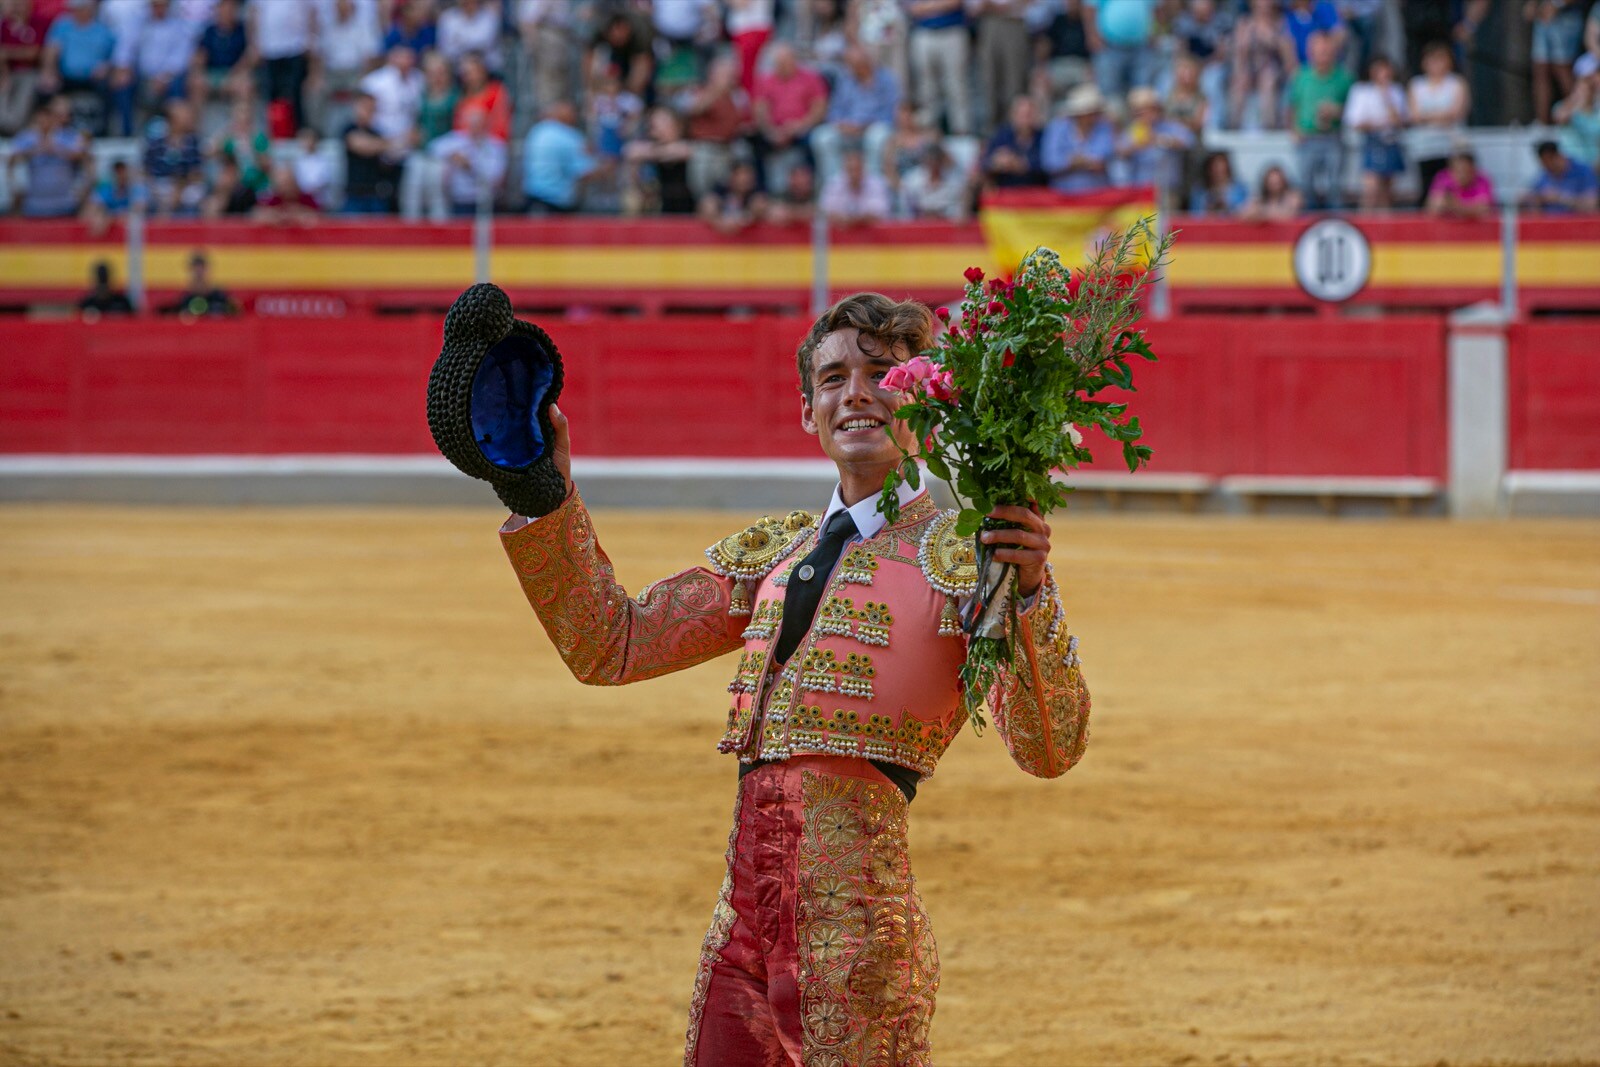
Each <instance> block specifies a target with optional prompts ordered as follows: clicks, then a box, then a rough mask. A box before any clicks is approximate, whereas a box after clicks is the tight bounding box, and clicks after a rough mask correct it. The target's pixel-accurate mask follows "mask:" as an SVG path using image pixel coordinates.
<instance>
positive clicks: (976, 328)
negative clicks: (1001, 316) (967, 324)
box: [972, 320, 989, 333]
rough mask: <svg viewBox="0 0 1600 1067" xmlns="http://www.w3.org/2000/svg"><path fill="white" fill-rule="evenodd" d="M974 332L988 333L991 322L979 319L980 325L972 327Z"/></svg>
mask: <svg viewBox="0 0 1600 1067" xmlns="http://www.w3.org/2000/svg"><path fill="white" fill-rule="evenodd" d="M972 332H973V333H988V332H989V324H988V323H987V322H983V321H982V320H979V322H978V325H976V326H974V327H973V328H972Z"/></svg>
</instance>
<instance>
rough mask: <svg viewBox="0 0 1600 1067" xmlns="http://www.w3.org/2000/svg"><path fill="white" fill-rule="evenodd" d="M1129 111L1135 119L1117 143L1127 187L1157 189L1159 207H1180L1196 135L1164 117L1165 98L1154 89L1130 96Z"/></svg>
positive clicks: (1181, 124) (1139, 90)
mask: <svg viewBox="0 0 1600 1067" xmlns="http://www.w3.org/2000/svg"><path fill="white" fill-rule="evenodd" d="M1128 110H1129V111H1130V112H1132V118H1131V119H1130V120H1129V122H1128V128H1127V129H1125V130H1123V131H1122V137H1121V138H1120V139H1119V140H1118V141H1117V155H1118V156H1120V157H1121V158H1122V160H1123V166H1124V167H1125V168H1126V171H1125V184H1127V185H1149V186H1153V187H1154V188H1155V190H1156V197H1157V202H1158V203H1162V204H1166V205H1174V204H1177V203H1179V201H1178V200H1177V199H1176V197H1177V196H1178V193H1179V187H1180V186H1181V185H1182V184H1183V161H1184V157H1185V155H1186V154H1187V153H1188V151H1189V149H1190V147H1192V146H1193V145H1194V134H1192V133H1190V132H1189V127H1187V126H1185V125H1184V124H1183V123H1181V122H1174V121H1173V120H1172V119H1169V118H1167V117H1166V115H1165V114H1163V113H1162V109H1161V97H1160V96H1158V95H1157V94H1156V91H1155V90H1154V89H1135V90H1134V91H1133V92H1131V93H1129V94H1128ZM1169 210H1170V206H1169Z"/></svg>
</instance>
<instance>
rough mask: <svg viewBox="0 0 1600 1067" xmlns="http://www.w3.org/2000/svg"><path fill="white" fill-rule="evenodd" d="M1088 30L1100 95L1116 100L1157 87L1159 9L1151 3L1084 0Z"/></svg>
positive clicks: (1140, 0)
mask: <svg viewBox="0 0 1600 1067" xmlns="http://www.w3.org/2000/svg"><path fill="white" fill-rule="evenodd" d="M1083 8H1084V17H1083V26H1084V30H1085V31H1086V32H1087V33H1088V35H1089V52H1090V54H1091V56H1092V58H1093V62H1094V80H1095V83H1096V84H1097V85H1099V86H1100V92H1101V93H1102V94H1103V95H1105V96H1107V97H1113V98H1120V97H1123V96H1126V95H1127V93H1128V91H1129V90H1131V89H1136V88H1139V87H1141V86H1147V85H1153V84H1155V79H1156V67H1157V65H1158V63H1159V62H1160V56H1159V55H1158V54H1157V53H1156V49H1155V17H1156V5H1155V4H1152V3H1150V2H1149V0H1083Z"/></svg>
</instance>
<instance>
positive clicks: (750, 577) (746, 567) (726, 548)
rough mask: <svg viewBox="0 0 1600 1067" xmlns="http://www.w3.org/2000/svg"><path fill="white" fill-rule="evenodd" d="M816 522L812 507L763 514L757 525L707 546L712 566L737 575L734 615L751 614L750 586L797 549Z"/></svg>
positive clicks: (728, 575)
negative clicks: (780, 514)
mask: <svg viewBox="0 0 1600 1067" xmlns="http://www.w3.org/2000/svg"><path fill="white" fill-rule="evenodd" d="M816 524H817V518H816V516H815V515H812V514H811V513H810V512H808V511H791V512H789V514H788V515H786V516H784V517H783V518H781V519H775V518H773V517H772V516H771V515H763V516H762V517H761V518H759V519H757V520H756V522H755V524H754V525H752V526H750V527H748V528H746V529H744V530H740V531H739V532H738V533H736V534H731V535H730V536H728V537H724V538H723V539H722V540H720V541H718V542H717V543H716V544H714V545H712V546H711V547H710V548H708V549H706V559H708V560H710V561H711V569H712V570H713V571H715V572H716V573H718V574H720V575H722V576H723V577H724V578H732V579H734V586H733V601H732V603H730V604H729V606H728V613H729V614H730V615H748V614H750V590H751V589H752V588H753V586H754V585H755V583H757V582H759V581H760V580H761V579H762V578H765V577H766V576H767V574H768V573H769V572H770V571H771V570H772V568H774V567H776V566H777V565H778V564H779V563H780V562H782V561H783V560H784V559H785V558H786V557H787V556H788V555H789V554H790V553H791V552H793V551H794V550H795V548H796V547H798V546H799V544H800V542H802V541H804V540H805V539H806V537H807V536H808V535H809V534H810V533H811V531H812V528H813V527H815V526H816Z"/></svg>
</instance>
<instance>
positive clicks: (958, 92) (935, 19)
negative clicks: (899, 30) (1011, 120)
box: [823, 0, 972, 199]
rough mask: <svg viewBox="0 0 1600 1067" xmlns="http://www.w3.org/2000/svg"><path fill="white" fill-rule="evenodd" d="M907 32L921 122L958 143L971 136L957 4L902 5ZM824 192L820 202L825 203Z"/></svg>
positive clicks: (920, 1)
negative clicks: (941, 123)
mask: <svg viewBox="0 0 1600 1067" xmlns="http://www.w3.org/2000/svg"><path fill="white" fill-rule="evenodd" d="M903 3H904V6H905V12H906V18H907V21H908V22H909V23H910V29H909V33H908V36H907V47H908V49H909V52H908V54H909V56H910V60H911V77H912V80H913V81H914V82H915V83H916V87H917V107H918V108H920V109H921V111H922V121H924V122H926V123H928V124H929V125H930V126H934V127H935V128H937V127H938V124H939V119H940V116H941V115H942V116H943V118H944V124H945V128H946V129H947V130H948V131H949V132H950V133H952V134H954V135H955V136H957V137H964V136H966V135H967V134H968V133H970V132H971V130H972V100H971V99H970V98H969V96H968V93H967V79H968V78H969V77H970V76H971V71H970V69H969V68H968V66H967V63H968V59H967V20H966V16H965V15H964V14H963V12H962V0H903ZM826 189H827V186H826V185H825V186H824V192H823V197H824V199H826V197H827V192H826Z"/></svg>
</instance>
